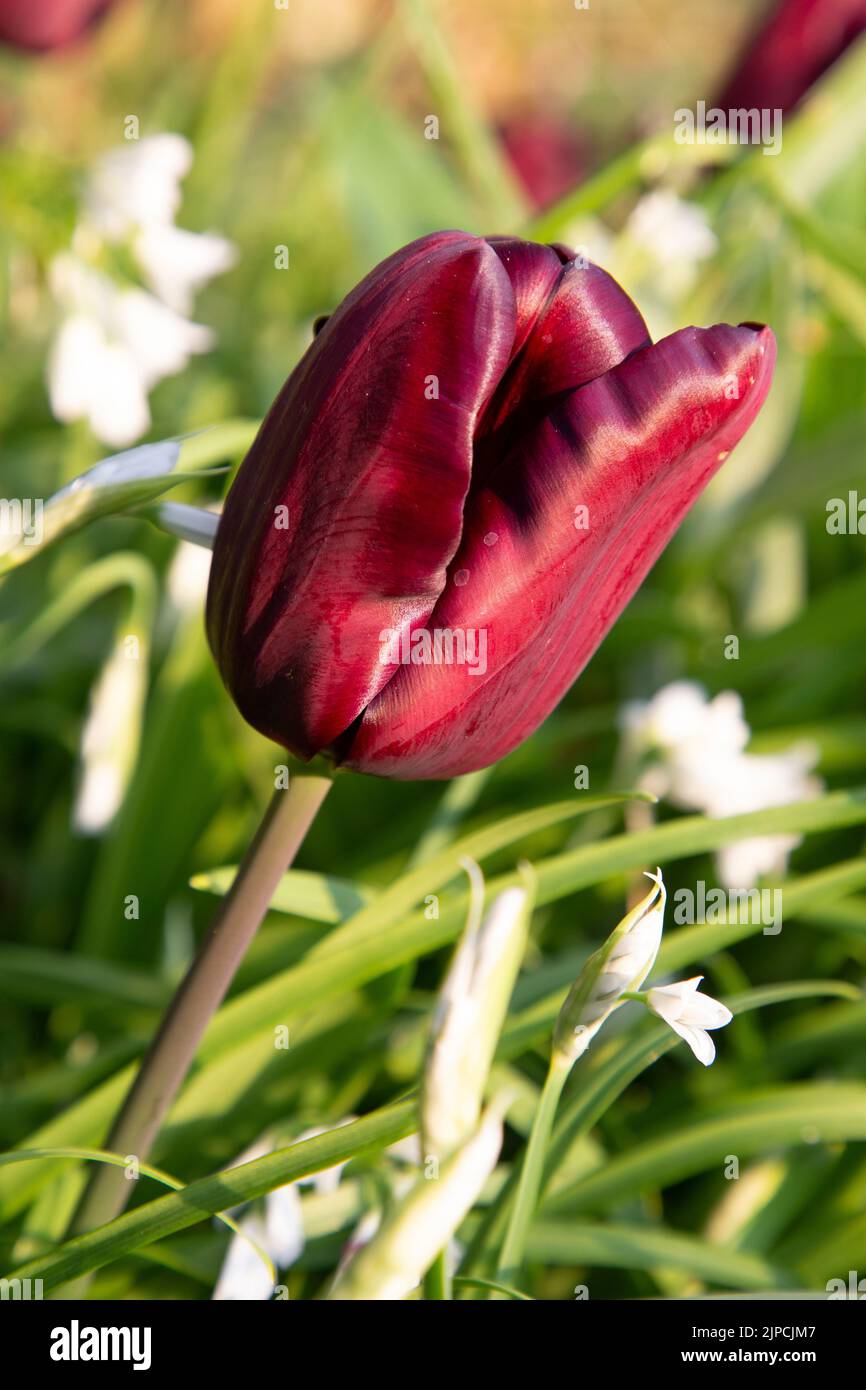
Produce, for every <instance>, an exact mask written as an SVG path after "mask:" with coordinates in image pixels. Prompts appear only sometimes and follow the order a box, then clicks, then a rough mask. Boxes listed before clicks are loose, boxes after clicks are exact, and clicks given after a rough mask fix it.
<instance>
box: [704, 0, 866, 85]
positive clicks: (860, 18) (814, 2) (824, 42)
mask: <svg viewBox="0 0 866 1390" xmlns="http://www.w3.org/2000/svg"><path fill="white" fill-rule="evenodd" d="M864 29H866V0H781V4H778V5H776V6H774V8H773V9H772V11H771V13H770V15H769V18H768V19H767V20H766V22H765V23H764V25H763V26H762V28H761V29H760V30H759V31H758V33H757V34H756V35H755V37H754V38H753V39H752V40H751V41H750V43H749V46H748V48H747V49H746V52H745V53H744V55H743V56H742V58H741V59H740V61H739V63H738V65H737V68H736V70H735V71H734V73H733V75H732V76H731V77H730V78H729V80H728V83H727V85H726V87H725V90H724V92H723V93H722V95H721V96H720V97H719V98H718V100H717V101H716V102H715V105H717V106H720V107H723V108H725V109H731V108H740V107H755V106H756V107H769V108H771V109H773V110H776V109H779V110H782V111H789V110H790V109H791V107H793V106H796V104H797V102H798V101H799V100H800V98H801V97H802V96H803V95H804V94H805V93H806V92H807V91H808V89H809V88H810V87H811V85H812V83H813V82H816V81H817V80H818V78H819V77H820V76H821V74H822V73H823V72H826V70H827V68H829V67H830V66H831V64H832V63H835V62H836V59H837V58H839V57H841V55H842V54H843V53H844V52H845V49H846V48H847V47H848V46H849V44H851V43H853V41H854V40H855V39H856V38H857V37H858V35H859V34H861V33H862V32H863V30H864Z"/></svg>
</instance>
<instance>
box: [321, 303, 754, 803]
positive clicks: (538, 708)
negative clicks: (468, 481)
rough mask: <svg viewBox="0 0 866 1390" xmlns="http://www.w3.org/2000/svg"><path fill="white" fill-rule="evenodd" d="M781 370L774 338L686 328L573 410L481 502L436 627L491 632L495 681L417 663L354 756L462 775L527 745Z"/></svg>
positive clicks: (474, 506) (463, 668) (412, 772)
mask: <svg viewBox="0 0 866 1390" xmlns="http://www.w3.org/2000/svg"><path fill="white" fill-rule="evenodd" d="M774 360H775V340H774V338H773V335H772V333H771V332H770V330H769V329H766V328H764V329H758V328H755V327H754V326H751V325H742V326H740V327H739V328H731V327H728V326H727V325H719V326H716V327H715V328H710V329H696V328H687V329H683V330H682V331H681V332H679V333H675V334H673V335H672V336H671V337H670V338H666V339H665V340H664V341H663V342H661V343H658V344H656V345H655V346H651V347H647V348H645V349H643V350H641V351H640V352H637V353H635V354H634V355H633V356H631V357H630V358H628V360H627V361H625V362H623V363H622V364H621V365H620V366H618V367H616V368H614V369H613V370H612V371H610V372H608V373H607V374H606V375H605V376H603V377H600V378H598V379H597V380H595V381H593V382H591V383H590V384H589V385H587V386H584V387H582V388H581V389H579V390H577V391H574V392H573V393H571V394H570V395H569V396H568V397H566V398H565V399H564V400H563V401H562V402H560V404H559V405H558V406H557V407H556V409H555V410H554V411H553V412H552V413H551V415H550V416H549V418H547V419H546V420H544V421H543V422H542V423H541V424H540V425H539V426H538V427H537V428H536V429H535V430H534V431H533V433H532V435H531V436H529V437H527V438H526V439H525V440H524V441H522V443H521V444H520V445H519V446H518V447H517V448H516V449H515V450H514V451H513V452H512V454H511V456H510V457H509V458H508V459H507V460H506V461H505V463H504V465H503V467H502V469H501V470H500V471H499V472H498V473H497V474H496V475H495V476H494V477H493V478H492V479H491V480H490V483H489V484H488V486H486V487H485V488H483V489H482V490H481V491H480V492H479V493H478V494H473V497H472V499H471V505H470V508H469V510H468V514H467V520H466V523H465V528H464V538H463V541H462V543H461V546H460V549H459V551H458V553H457V555H456V556H455V558H454V560H453V562H452V564H451V567H450V570H449V582H448V585H447V587H446V589H445V591H444V593H443V595H442V597H441V599H440V600H439V603H438V604H437V606H436V608H435V610H434V612H433V614H432V617H431V618H430V620H429V622H428V624H427V627H428V630H430V631H431V632H434V631H435V630H436V629H438V630H439V631H440V632H447V631H451V632H454V631H456V630H458V629H460V630H462V631H463V632H464V634H465V633H466V632H467V630H471V631H474V632H476V633H481V632H484V633H486V644H487V650H486V670H485V671H484V672H483V673H482V672H481V670H480V669H476V670H475V673H474V674H473V670H472V666H471V665H470V664H469V663H468V662H466V663H465V664H462V665H460V664H454V665H447V664H422V665H411V664H408V665H401V666H400V667H399V668H398V671H397V674H396V675H395V677H394V679H393V680H392V681H391V683H390V684H389V685H388V686H387V687H386V688H385V690H384V691H383V692H382V694H381V695H379V696H378V697H377V698H376V699H375V700H374V701H373V702H372V703H371V705H370V706H369V708H368V709H367V710H366V712H365V714H364V717H363V720H362V721H361V722H360V724H359V726H358V728H357V731H356V734H355V737H354V740H353V742H352V744H351V748H350V750H349V752H348V754H347V756H346V758H345V761H346V763H347V764H348V765H349V766H350V767H354V768H356V769H358V770H360V771H362V772H373V773H377V774H379V775H382V776H390V777H397V778H418V777H451V776H455V775H458V774H460V773H465V772H470V771H473V770H474V769H476V768H479V767H484V766H486V765H487V764H489V763H492V762H495V761H496V760H497V759H498V758H501V757H503V756H504V755H505V754H506V753H508V752H510V751H511V749H513V748H514V747H516V746H517V744H519V743H520V742H521V741H522V740H523V739H525V738H526V737H528V735H529V734H530V733H532V732H533V730H534V729H536V728H537V727H538V725H539V724H540V723H541V722H542V720H543V719H545V718H546V717H547V715H548V714H549V713H550V711H551V710H552V709H553V707H554V706H555V705H556V704H557V702H558V701H559V700H560V699H561V697H562V695H563V694H564V693H565V691H566V690H567V689H568V687H569V685H571V683H572V681H573V680H574V679H575V677H576V676H577V675H578V674H579V672H580V671H581V670H582V669H583V667H584V666H585V665H586V662H587V661H588V660H589V658H590V656H591V655H592V653H593V652H594V651H595V649H596V647H597V646H598V644H599V643H600V642H601V640H602V638H603V637H604V636H605V634H606V633H607V632H608V631H609V629H610V628H611V626H612V625H613V623H614V622H615V620H616V618H617V617H618V616H619V614H620V613H621V611H622V609H623V608H624V607H625V605H626V604H627V603H628V601H629V600H630V599H631V597H632V595H633V594H634V592H635V590H636V589H637V588H638V586H639V585H640V584H641V582H642V580H643V579H644V577H645V575H646V574H647V572H648V571H649V569H650V568H651V566H652V565H653V564H654V562H655V560H656V559H657V558H658V556H659V554H660V553H661V551H662V550H663V549H664V547H665V545H666V544H667V542H668V540H669V539H670V537H671V536H672V535H673V533H674V531H675V530H676V528H677V527H678V526H679V524H680V522H681V521H682V520H683V517H684V516H685V515H686V513H687V511H688V510H689V508H690V507H691V505H692V503H693V502H694V501H695V499H696V498H697V496H698V495H699V493H700V492H701V491H702V489H703V488H704V487H705V485H706V484H707V483H708V482H709V480H710V478H711V477H712V476H713V474H714V473H715V472H716V470H717V469H718V468H719V467H720V466H721V464H722V462H723V461H724V459H725V458H726V457H727V455H728V454H729V453H730V451H731V449H733V447H734V446H735V444H736V443H737V442H738V440H739V439H740V438H741V437H742V435H743V434H744V433H745V431H746V430H747V429H748V427H749V425H750V424H751V422H752V420H753V419H754V418H755V415H756V414H757V412H758V410H759V409H760V406H761V404H762V402H763V400H764V398H765V396H766V394H767V391H768V389H769V385H770V379H771V376H772V370H773V363H774ZM581 507H586V508H587V509H588V527H587V528H586V529H583V528H582V526H581V524H580V523H581V522H582V521H583V519H584V516H583V513H580V512H578V511H577V510H576V509H578V508H581ZM478 654H479V653H478V649H477V648H476V649H475V652H474V656H475V657H476V658H477V657H478ZM475 665H476V667H477V668H480V666H481V662H480V660H476V661H475Z"/></svg>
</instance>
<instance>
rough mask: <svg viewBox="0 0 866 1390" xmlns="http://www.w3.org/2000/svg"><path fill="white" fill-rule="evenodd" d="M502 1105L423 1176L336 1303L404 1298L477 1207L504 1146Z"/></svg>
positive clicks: (337, 1290)
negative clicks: (432, 1171)
mask: <svg viewBox="0 0 866 1390" xmlns="http://www.w3.org/2000/svg"><path fill="white" fill-rule="evenodd" d="M502 1114H503V1107H502V1104H501V1103H499V1102H498V1101H492V1102H491V1104H490V1105H489V1106H488V1108H487V1110H486V1111H485V1113H484V1116H483V1117H482V1119H481V1122H480V1124H479V1125H478V1127H477V1129H476V1130H475V1131H474V1133H473V1134H471V1135H470V1137H469V1138H468V1139H467V1140H466V1142H465V1143H464V1144H462V1145H461V1147H460V1148H459V1149H457V1151H456V1152H455V1153H454V1154H453V1155H452V1156H451V1158H449V1159H448V1160H447V1161H446V1162H445V1163H444V1164H443V1166H442V1168H441V1169H440V1170H439V1174H438V1177H431V1178H427V1177H424V1176H421V1177H419V1178H418V1179H417V1181H416V1183H415V1184H414V1186H413V1187H412V1189H411V1190H410V1192H409V1193H408V1194H407V1195H406V1197H404V1198H403V1200H402V1201H401V1202H400V1203H399V1204H398V1206H397V1207H396V1208H395V1209H394V1210H393V1211H392V1213H391V1214H390V1216H388V1217H387V1218H386V1219H385V1221H384V1222H383V1223H382V1225H381V1227H380V1228H379V1230H378V1231H377V1233H376V1235H375V1236H374V1237H373V1239H372V1240H371V1241H370V1242H369V1244H368V1245H364V1246H363V1247H362V1248H361V1249H359V1250H358V1252H357V1254H356V1255H355V1256H354V1257H353V1258H352V1259H351V1260H350V1262H349V1264H348V1265H346V1267H345V1269H344V1270H343V1271H342V1273H341V1274H340V1275H339V1276H338V1278H337V1281H336V1283H335V1284H334V1287H333V1288H332V1290H331V1293H330V1294H329V1297H330V1298H332V1299H341V1300H342V1299H361V1300H367V1301H369V1300H384V1299H400V1298H405V1297H406V1295H407V1294H408V1293H410V1292H411V1290H412V1289H414V1288H415V1287H416V1285H417V1284H418V1283H420V1281H421V1278H422V1276H423V1274H424V1272H425V1270H426V1269H428V1268H429V1266H430V1265H431V1264H432V1262H433V1260H434V1259H435V1258H436V1256H437V1254H438V1253H439V1251H440V1250H442V1249H444V1248H445V1246H446V1245H447V1244H448V1241H449V1240H450V1238H451V1236H452V1235H453V1234H454V1232H455V1231H456V1230H457V1228H458V1226H459V1225H460V1223H461V1222H462V1221H463V1219H464V1218H465V1216H466V1215H467V1214H468V1212H469V1211H470V1210H471V1209H472V1207H473V1206H474V1205H475V1203H476V1201H477V1200H478V1198H479V1196H480V1195H481V1191H482V1189H483V1187H484V1184H485V1183H486V1182H487V1179H488V1178H489V1177H490V1175H491V1173H492V1172H493V1169H494V1168H495V1166H496V1160H497V1158H498V1157H499V1150H500V1149H501V1147H502Z"/></svg>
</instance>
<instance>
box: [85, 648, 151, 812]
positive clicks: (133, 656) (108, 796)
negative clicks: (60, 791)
mask: <svg viewBox="0 0 866 1390" xmlns="http://www.w3.org/2000/svg"><path fill="white" fill-rule="evenodd" d="M130 639H132V640H130ZM147 674H148V663H147V637H146V635H145V633H144V631H143V630H141V629H139V630H138V631H137V632H124V631H122V632H121V633H120V634H119V635H118V639H117V641H116V642H115V644H114V648H113V650H112V652H111V655H110V656H109V658H108V661H107V662H106V663H105V666H104V667H103V668H102V672H101V674H100V676H99V678H98V680H97V681H96V684H95V686H94V687H93V690H92V691H91V695H90V709H89V711H88V714H87V719H86V721H85V724H84V729H83V731H82V735H81V751H80V781H79V785H78V792H77V795H76V798H75V806H74V809H73V812H72V820H73V824H74V825H75V827H76V829H77V830H80V831H81V832H82V833H83V834H85V835H96V834H98V832H99V831H100V830H103V829H104V828H105V826H106V825H108V824H109V822H110V821H112V820H113V819H114V816H115V814H116V813H117V810H118V808H119V806H120V803H121V801H122V800H123V797H124V793H125V792H126V788H127V784H128V782H129V779H130V776H131V775H132V770H133V768H134V767H135V761H136V756H137V754H138V744H139V738H140V734H141V722H142V715H143V711H144V702H145V697H146V694H147Z"/></svg>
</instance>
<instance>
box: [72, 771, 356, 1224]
mask: <svg viewBox="0 0 866 1390" xmlns="http://www.w3.org/2000/svg"><path fill="white" fill-rule="evenodd" d="M330 787H331V782H330V779H329V778H327V777H298V778H292V779H291V781H290V784H289V787H288V789H287V790H286V791H277V792H275V793H274V796H273V798H272V800H271V803H270V805H269V806H268V809H267V811H266V812H265V815H264V818H263V820H262V822H261V825H260V826H259V828H258V830H257V831H256V834H255V836H254V838H253V841H252V843H251V845H250V847H249V849H248V850H247V852H246V854H245V855H244V858H243V860H242V862H241V864H240V866H239V868H238V872H237V875H236V876H235V881H234V883H233V884H232V886H231V889H230V890H229V892H228V894H227V895H226V897H225V898H224V899H223V902H222V904H221V906H220V909H219V911H218V913H217V915H216V917H215V918H214V921H213V922H212V923H211V926H210V927H209V929H208V931H207V934H206V935H205V937H204V938H203V940H202V942H201V945H200V946H199V949H198V951H197V953H196V956H195V959H194V960H193V962H192V964H191V965H190V967H189V970H188V971H187V973H186V975H185V976H184V979H183V981H182V982H181V984H180V986H179V988H178V990H177V993H176V994H175V996H174V998H173V999H172V1001H171V1003H170V1005H169V1007H168V1010H167V1011H166V1014H165V1016H164V1018H163V1020H162V1023H161V1024H160V1027H159V1030H158V1032H157V1034H156V1036H155V1037H154V1039H153V1041H152V1043H151V1044H150V1047H149V1048H148V1050H147V1053H146V1054H145V1056H144V1058H143V1060H142V1063H141V1066H140V1068H139V1070H138V1074H137V1075H136V1078H135V1080H134V1082H133V1083H132V1086H131V1087H130V1090H129V1093H128V1094H127V1097H126V1099H125V1101H124V1103H123V1105H122V1107H121V1110H120V1113H119V1115H118V1117H117V1119H116V1120H115V1122H114V1125H113V1127H112V1130H111V1133H110V1134H109V1136H108V1139H107V1140H106V1144H105V1147H106V1148H107V1149H110V1150H111V1151H112V1152H114V1153H120V1154H124V1155H125V1154H130V1155H134V1156H135V1157H136V1158H138V1159H139V1160H142V1159H144V1158H145V1157H146V1156H147V1154H148V1153H149V1151H150V1148H151V1145H152V1144H153V1141H154V1139H155V1138H156V1135H157V1132H158V1130H159V1127H160V1125H161V1123H162V1121H163V1119H164V1117H165V1114H166V1111H167V1110H168V1108H169V1106H170V1105H171V1103H172V1101H173V1100H174V1098H175V1096H176V1095H177V1093H178V1091H179V1090H180V1087H181V1085H182V1084H183V1081H184V1078H185V1077H186V1074H187V1072H188V1070H189V1068H190V1065H191V1063H192V1060H193V1058H194V1056H195V1054H196V1051H197V1049H198V1045H199V1042H200V1041H201V1037H202V1034H203V1033H204V1031H205V1028H206V1027H207V1025H208V1023H209V1022H210V1020H211V1018H212V1017H213V1015H214V1013H215V1012H216V1010H217V1009H218V1008H219V1006H220V1004H221V1003H222V1000H223V998H224V997H225V994H226V991H227V990H228V988H229V985H230V984H231V982H232V980H233V978H234V975H235V971H236V970H237V968H238V966H239V965H240V963H241V960H242V959H243V956H244V954H245V953H246V950H247V947H248V946H249V944H250V942H251V941H252V939H253V937H254V936H255V934H256V932H257V930H258V928H259V925H260V923H261V921H262V918H263V917H264V915H265V913H266V912H267V910H268V904H269V903H270V901H271V898H272V897H273V894H274V890H275V889H276V887H277V884H278V883H279V881H280V878H281V877H282V874H283V872H284V871H285V870H286V869H287V868H288V866H289V865H290V864H291V862H292V860H293V859H294V857H295V855H296V853H297V852H298V850H299V848H300V846H301V844H302V842H303V840H304V837H305V835H306V833H307V831H308V830H309V828H310V826H311V825H312V823H313V820H314V818H315V815H316V812H317V811H318V809H319V807H320V806H321V804H322V802H323V801H324V799H325V797H326V796H327V794H328V791H329V790H330ZM129 1192H130V1183H129V1182H128V1181H126V1178H125V1174H124V1173H123V1172H122V1171H119V1170H118V1169H117V1168H112V1167H103V1168H100V1169H99V1170H98V1171H97V1172H96V1173H95V1174H94V1176H93V1179H92V1181H91V1182H90V1184H89V1186H88V1187H87V1189H86V1191H85V1194H84V1198H83V1200H82V1202H81V1205H80V1206H79V1208H78V1211H77V1212H76V1215H75V1219H74V1222H73V1227H72V1229H73V1232H74V1233H76V1234H78V1233H81V1232H83V1231H88V1230H90V1229H91V1228H92V1227H93V1226H100V1225H102V1224H103V1223H104V1222H106V1221H111V1220H112V1219H113V1218H114V1217H115V1216H117V1215H118V1214H119V1213H120V1212H121V1211H122V1210H123V1208H124V1206H125V1205H126V1198H127V1196H128V1195H129Z"/></svg>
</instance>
